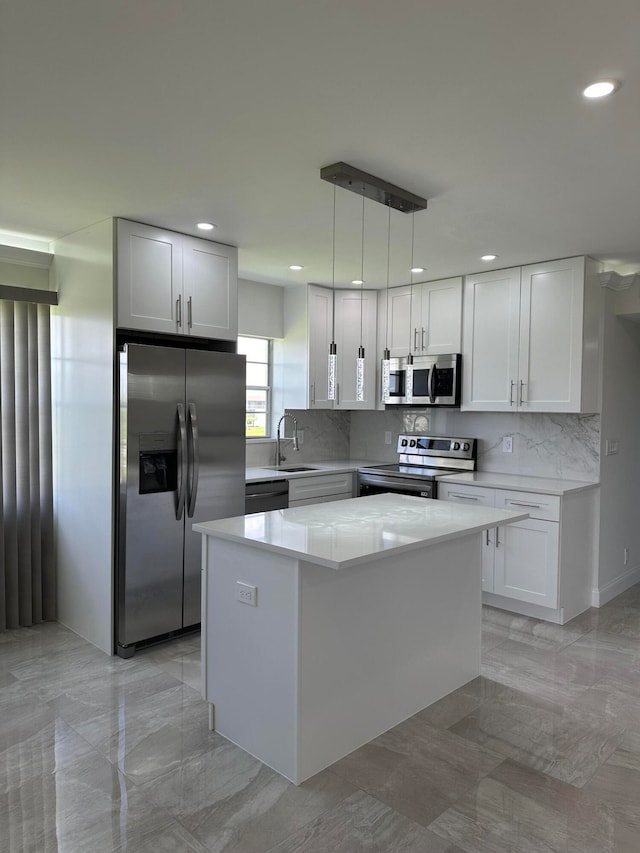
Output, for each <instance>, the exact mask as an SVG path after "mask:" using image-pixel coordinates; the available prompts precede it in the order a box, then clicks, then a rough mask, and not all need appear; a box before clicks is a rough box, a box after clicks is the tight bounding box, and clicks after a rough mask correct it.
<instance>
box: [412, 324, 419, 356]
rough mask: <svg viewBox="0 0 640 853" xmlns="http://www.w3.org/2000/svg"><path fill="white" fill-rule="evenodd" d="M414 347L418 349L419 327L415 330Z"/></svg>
mask: <svg viewBox="0 0 640 853" xmlns="http://www.w3.org/2000/svg"><path fill="white" fill-rule="evenodd" d="M413 349H414V350H415V351H416V352H417V351H418V327H417V326H416V328H415V329H414V330H413Z"/></svg>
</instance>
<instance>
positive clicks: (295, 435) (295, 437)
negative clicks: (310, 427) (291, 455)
mask: <svg viewBox="0 0 640 853" xmlns="http://www.w3.org/2000/svg"><path fill="white" fill-rule="evenodd" d="M286 418H291V420H292V421H293V435H292V439H293V449H294V450H300V447H299V446H298V421H297V420H296V419H295V418H294V417H293V415H290V414H288V413H287V412H285V413H284V415H283V416H282V417H281V418H280V420H279V421H278V429H277V430H276V465H280V463H281V462H284V461H285V459H286V457H285V456H283V455H282V453H281V452H280V442H281V441H284V440H285V439H286V436H284V435H283V436H282V438H280V424H281V423H282V421H284V420H285V419H286Z"/></svg>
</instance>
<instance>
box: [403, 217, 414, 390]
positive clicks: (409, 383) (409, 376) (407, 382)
mask: <svg viewBox="0 0 640 853" xmlns="http://www.w3.org/2000/svg"><path fill="white" fill-rule="evenodd" d="M414 235H415V213H412V214H411V267H410V269H411V270H412V272H410V273H409V275H410V276H411V278H410V280H409V281H410V283H409V357H408V358H407V366H406V368H405V371H404V401H405V403H413V353H412V352H411V319H412V314H413V242H414Z"/></svg>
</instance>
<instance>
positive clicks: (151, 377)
mask: <svg viewBox="0 0 640 853" xmlns="http://www.w3.org/2000/svg"><path fill="white" fill-rule="evenodd" d="M244 422H245V358H244V356H239V355H235V354H231V353H227V352H211V351H209V350H199V349H184V348H175V347H169V346H149V345H146V344H144V345H143V344H133V343H128V344H125V345H124V346H123V347H122V349H121V351H120V352H119V429H118V433H119V435H118V440H119V467H120V471H119V483H120V488H119V494H118V505H117V510H116V540H117V541H116V578H117V583H116V599H117V600H116V638H117V640H116V642H117V645H116V651H117V653H118V654H119V655H120V656H121V657H130V656H131V655H132V654H133V653H134V651H135V648H136V645H137V644H141V643H143V642H144V641H147V640H150V639H154V638H158V637H162V636H164V635H173V634H174V633H175V632H179V631H181V630H183V629H186V628H188V627H190V626H193V625H197V624H198V623H199V622H200V571H201V552H202V548H201V536H200V534H197V533H194V532H193V530H192V529H191V525H192V524H193V523H194V522H197V521H207V520H211V519H216V518H225V517H227V516H233V515H242V514H244V478H245V473H244V471H245V435H244V433H245V426H244Z"/></svg>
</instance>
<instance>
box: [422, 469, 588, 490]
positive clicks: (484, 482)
mask: <svg viewBox="0 0 640 853" xmlns="http://www.w3.org/2000/svg"><path fill="white" fill-rule="evenodd" d="M438 480H439V481H440V482H443V483H457V484H458V485H461V486H464V485H470V484H474V485H476V486H485V487H486V488H493V489H511V490H512V491H515V492H538V493H539V494H545V495H566V494H569V493H571V492H580V491H582V490H583V489H593V488H595V487H596V486H599V485H600V484H599V483H597V482H590V481H582V480H561V479H555V477H529V476H526V475H520V474H499V473H491V472H490V471H469V472H467V473H461V474H445V475H443V476H442V477H438Z"/></svg>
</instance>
